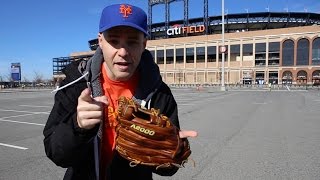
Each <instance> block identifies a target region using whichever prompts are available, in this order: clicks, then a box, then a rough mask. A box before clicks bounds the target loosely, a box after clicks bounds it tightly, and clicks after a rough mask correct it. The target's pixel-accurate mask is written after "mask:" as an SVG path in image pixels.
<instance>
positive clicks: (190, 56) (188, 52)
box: [186, 47, 194, 63]
mask: <svg viewBox="0 0 320 180" xmlns="http://www.w3.org/2000/svg"><path fill="white" fill-rule="evenodd" d="M186 55H187V58H186V59H187V63H194V49H193V47H192V48H186Z"/></svg>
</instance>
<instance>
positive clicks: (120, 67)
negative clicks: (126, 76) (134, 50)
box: [115, 62, 131, 71]
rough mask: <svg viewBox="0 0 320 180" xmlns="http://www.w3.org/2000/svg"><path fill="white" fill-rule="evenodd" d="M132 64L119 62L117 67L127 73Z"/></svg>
mask: <svg viewBox="0 0 320 180" xmlns="http://www.w3.org/2000/svg"><path fill="white" fill-rule="evenodd" d="M130 64H131V63H128V62H117V63H115V65H116V66H117V67H118V68H119V69H120V70H122V71H126V70H127V69H128V68H129V65H130Z"/></svg>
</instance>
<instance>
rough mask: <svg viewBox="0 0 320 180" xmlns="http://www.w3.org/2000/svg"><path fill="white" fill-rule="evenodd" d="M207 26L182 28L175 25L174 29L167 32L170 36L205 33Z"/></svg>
mask: <svg viewBox="0 0 320 180" xmlns="http://www.w3.org/2000/svg"><path fill="white" fill-rule="evenodd" d="M204 30H205V26H204V25H198V26H183V27H182V26H181V25H179V24H176V25H173V26H172V28H169V29H168V30H167V35H168V36H173V35H179V34H194V33H199V32H204Z"/></svg>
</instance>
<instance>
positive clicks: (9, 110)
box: [0, 109, 50, 114]
mask: <svg viewBox="0 0 320 180" xmlns="http://www.w3.org/2000/svg"><path fill="white" fill-rule="evenodd" d="M0 111H8V112H21V113H33V114H49V113H50V112H31V111H18V110H12V109H0Z"/></svg>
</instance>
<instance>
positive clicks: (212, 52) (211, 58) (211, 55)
mask: <svg viewBox="0 0 320 180" xmlns="http://www.w3.org/2000/svg"><path fill="white" fill-rule="evenodd" d="M207 51H208V57H207V58H208V62H216V59H217V49H216V46H208V47H207Z"/></svg>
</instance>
